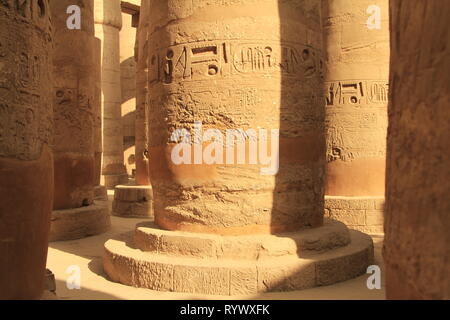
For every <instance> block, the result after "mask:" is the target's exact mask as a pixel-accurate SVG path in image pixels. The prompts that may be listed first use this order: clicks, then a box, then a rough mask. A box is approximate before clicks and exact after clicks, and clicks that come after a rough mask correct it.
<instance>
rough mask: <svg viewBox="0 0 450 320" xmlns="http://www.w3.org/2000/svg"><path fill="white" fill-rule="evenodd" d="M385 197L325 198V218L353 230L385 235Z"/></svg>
mask: <svg viewBox="0 0 450 320" xmlns="http://www.w3.org/2000/svg"><path fill="white" fill-rule="evenodd" d="M383 210H384V197H341V196H325V217H327V218H330V219H335V220H338V221H341V222H342V223H345V225H346V226H347V227H349V228H351V229H354V230H358V231H361V232H365V233H368V234H371V235H383V233H384V230H383Z"/></svg>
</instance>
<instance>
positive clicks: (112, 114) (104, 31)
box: [94, 0, 128, 189]
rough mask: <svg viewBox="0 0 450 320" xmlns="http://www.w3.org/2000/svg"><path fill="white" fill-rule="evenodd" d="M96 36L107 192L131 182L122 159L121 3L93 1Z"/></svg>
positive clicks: (103, 168)
mask: <svg viewBox="0 0 450 320" xmlns="http://www.w3.org/2000/svg"><path fill="white" fill-rule="evenodd" d="M94 8H95V10H94V19H95V36H96V37H97V38H99V39H100V40H101V41H102V47H101V59H102V60H101V61H102V64H101V76H102V80H101V84H102V121H103V136H102V138H103V160H102V176H103V179H104V184H105V186H106V187H107V188H108V189H112V188H114V187H115V186H116V185H118V184H124V183H127V181H128V175H127V173H126V168H125V165H124V158H123V128H122V119H121V117H122V114H121V104H122V94H121V82H120V80H121V77H120V41H119V39H120V36H119V31H120V29H121V28H122V15H121V8H120V0H94Z"/></svg>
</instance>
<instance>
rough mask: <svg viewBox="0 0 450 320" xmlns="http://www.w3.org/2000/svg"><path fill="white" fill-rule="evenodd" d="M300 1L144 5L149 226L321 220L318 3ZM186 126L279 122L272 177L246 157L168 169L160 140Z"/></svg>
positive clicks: (214, 227)
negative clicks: (151, 218)
mask: <svg viewBox="0 0 450 320" xmlns="http://www.w3.org/2000/svg"><path fill="white" fill-rule="evenodd" d="M298 4H300V2H297V1H294V2H279V1H277V0H263V1H254V0H238V1H222V0H215V1H196V2H192V3H191V2H188V3H183V4H180V3H179V1H177V0H168V1H152V2H150V16H149V21H150V25H149V34H150V37H149V51H148V53H149V57H148V58H149V75H148V77H149V88H148V89H149V106H150V108H151V112H149V115H148V117H149V118H148V122H149V143H150V146H149V154H150V160H149V164H150V180H151V183H152V186H153V191H154V207H155V219H156V223H157V224H158V225H159V226H161V227H163V228H165V229H170V230H184V231H192V232H208V233H222V234H230V233H231V234H241V233H261V232H265V233H269V232H271V231H272V232H275V231H281V230H287V229H289V230H296V229H298V228H301V227H303V226H312V227H317V226H320V225H321V224H322V217H323V178H324V165H325V139H324V135H323V132H324V128H323V125H324V108H325V106H324V105H323V103H322V99H320V97H321V84H322V78H321V72H320V70H319V69H320V60H321V58H322V55H323V52H322V41H321V40H322V36H321V29H320V26H321V20H320V1H306V2H302V5H298ZM218 21H221V22H220V23H218ZM195 121H202V122H203V127H204V129H205V130H206V129H208V128H215V129H218V130H220V131H221V132H222V133H225V131H226V130H227V129H244V130H246V129H249V128H254V129H255V130H257V129H258V128H266V129H268V130H272V129H279V130H280V170H279V172H278V174H277V175H276V176H274V175H272V176H271V175H261V172H260V168H261V167H263V166H262V165H251V164H247V165H237V164H234V165H214V164H213V165H207V164H197V165H188V164H187V165H175V164H174V163H173V162H172V161H171V158H170V151H171V150H172V148H173V146H174V143H170V141H169V138H170V135H171V134H172V133H173V132H174V130H175V129H181V128H185V129H187V130H191V129H192V127H193V125H194V122H195ZM245 139H246V140H247V141H246V143H247V144H248V143H250V141H249V140H250V138H248V137H247V138H244V140H245ZM269 140H270V139H269ZM205 145H206V144H205Z"/></svg>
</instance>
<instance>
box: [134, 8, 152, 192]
mask: <svg viewBox="0 0 450 320" xmlns="http://www.w3.org/2000/svg"><path fill="white" fill-rule="evenodd" d="M149 5H150V2H149V1H143V2H142V5H141V11H140V15H139V26H138V29H137V33H136V47H135V51H136V62H137V75H136V124H135V137H136V152H135V154H136V177H135V179H136V184H138V185H150V179H149V172H148V132H149V131H148V111H149V106H148V24H149V18H148V16H149Z"/></svg>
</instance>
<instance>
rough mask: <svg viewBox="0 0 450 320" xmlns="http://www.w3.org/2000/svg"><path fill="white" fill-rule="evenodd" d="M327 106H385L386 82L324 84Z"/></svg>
mask: <svg viewBox="0 0 450 320" xmlns="http://www.w3.org/2000/svg"><path fill="white" fill-rule="evenodd" d="M325 88H326V89H325V99H326V105H327V106H341V105H360V104H369V103H380V104H386V103H387V102H388V90H389V85H388V84H387V83H386V81H366V80H348V81H336V82H328V83H326V84H325Z"/></svg>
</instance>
